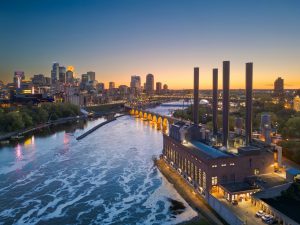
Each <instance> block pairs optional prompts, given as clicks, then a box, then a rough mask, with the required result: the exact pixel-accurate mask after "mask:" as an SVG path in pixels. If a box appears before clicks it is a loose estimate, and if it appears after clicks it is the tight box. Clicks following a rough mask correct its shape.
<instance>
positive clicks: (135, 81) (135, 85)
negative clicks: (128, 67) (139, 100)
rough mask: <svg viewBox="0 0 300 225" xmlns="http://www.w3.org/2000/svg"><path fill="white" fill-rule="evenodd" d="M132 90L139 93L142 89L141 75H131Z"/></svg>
mask: <svg viewBox="0 0 300 225" xmlns="http://www.w3.org/2000/svg"><path fill="white" fill-rule="evenodd" d="M130 90H131V92H132V93H134V94H137V93H140V91H141V77H140V76H136V75H134V76H131V81H130Z"/></svg>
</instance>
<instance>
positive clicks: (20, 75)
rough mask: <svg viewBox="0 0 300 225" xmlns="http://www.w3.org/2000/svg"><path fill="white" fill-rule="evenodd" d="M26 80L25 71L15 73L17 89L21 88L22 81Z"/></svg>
mask: <svg viewBox="0 0 300 225" xmlns="http://www.w3.org/2000/svg"><path fill="white" fill-rule="evenodd" d="M23 80H25V73H24V71H15V73H14V84H15V87H16V88H20V87H21V83H22V81H23Z"/></svg>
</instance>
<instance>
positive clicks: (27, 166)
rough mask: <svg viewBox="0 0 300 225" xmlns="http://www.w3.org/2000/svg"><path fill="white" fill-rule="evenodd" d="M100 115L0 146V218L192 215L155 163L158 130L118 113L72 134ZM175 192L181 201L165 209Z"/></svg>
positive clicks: (166, 218) (144, 219)
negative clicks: (176, 208)
mask: <svg viewBox="0 0 300 225" xmlns="http://www.w3.org/2000/svg"><path fill="white" fill-rule="evenodd" d="M152 110H153V109H152ZM101 121H104V119H102V118H101V119H98V120H96V121H90V122H88V123H87V124H86V125H85V127H84V129H78V127H79V126H78V127H77V126H76V124H75V125H73V127H75V128H74V129H68V131H65V130H62V131H57V132H55V133H50V134H47V135H39V134H36V135H35V136H31V137H29V138H28V139H27V140H26V141H24V142H21V143H16V144H14V145H11V146H4V147H1V148H0V224H176V223H179V222H182V221H185V220H188V219H191V218H192V217H194V216H196V215H197V214H196V212H195V211H194V210H193V209H192V208H191V207H189V206H188V204H187V203H186V202H185V201H184V200H183V199H182V198H181V197H180V195H179V194H178V193H177V192H176V190H175V189H174V188H173V186H172V185H171V184H170V183H168V181H166V179H165V178H164V177H163V176H162V175H161V174H160V172H159V171H158V170H157V168H155V166H154V165H153V160H152V158H153V156H158V155H159V154H160V153H161V151H162V134H161V132H159V131H156V130H155V129H153V128H152V127H151V126H148V125H147V124H146V123H147V122H143V121H141V120H139V119H136V118H133V117H130V116H124V117H121V118H118V119H117V120H116V121H113V122H111V123H109V124H107V125H105V126H103V127H101V128H100V129H98V130H96V131H95V132H94V133H92V134H90V135H88V136H87V137H86V138H84V139H82V140H80V141H77V140H76V136H79V135H80V134H81V133H83V132H84V131H85V130H87V129H89V128H91V127H92V126H94V125H96V124H98V123H100V122H101ZM70 130H71V132H70ZM173 200H175V201H178V202H181V203H182V204H183V205H184V206H185V209H184V210H179V211H174V210H171V208H172V207H171V206H172V204H173V203H174V201H173ZM170 207H171V208H170Z"/></svg>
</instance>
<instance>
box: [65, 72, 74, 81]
mask: <svg viewBox="0 0 300 225" xmlns="http://www.w3.org/2000/svg"><path fill="white" fill-rule="evenodd" d="M73 78H74V74H73V71H72V70H68V71H67V72H66V82H67V83H69V84H70V83H73Z"/></svg>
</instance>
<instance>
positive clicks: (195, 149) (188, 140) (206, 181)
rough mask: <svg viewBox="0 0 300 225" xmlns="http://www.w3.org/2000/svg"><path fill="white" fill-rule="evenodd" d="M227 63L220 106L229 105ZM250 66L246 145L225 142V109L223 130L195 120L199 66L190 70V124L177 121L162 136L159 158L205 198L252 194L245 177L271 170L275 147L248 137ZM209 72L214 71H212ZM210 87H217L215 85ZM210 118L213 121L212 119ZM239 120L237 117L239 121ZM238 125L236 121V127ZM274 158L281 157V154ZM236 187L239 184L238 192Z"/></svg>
mask: <svg viewBox="0 0 300 225" xmlns="http://www.w3.org/2000/svg"><path fill="white" fill-rule="evenodd" d="M229 65H230V64H229V61H225V62H224V63H223V70H224V71H223V76H224V77H225V81H224V86H225V98H224V96H223V98H224V99H223V104H224V105H229V104H228V101H229V91H230V90H229V75H230V72H229V71H230V70H229ZM252 66H253V64H252V63H247V64H246V75H247V76H246V109H247V110H246V119H245V128H246V130H245V135H244V139H245V141H244V143H246V144H244V145H243V146H238V147H237V148H235V149H233V147H232V146H229V145H228V140H229V139H230V137H229V130H227V129H228V128H227V126H226V125H227V124H228V121H227V120H228V116H227V115H226V113H227V112H228V110H229V109H228V108H226V109H225V110H224V112H225V115H224V113H223V126H224V125H225V129H226V130H225V133H224V130H223V128H222V129H220V130H217V131H210V130H208V129H207V128H206V127H205V125H202V124H199V123H198V118H199V117H198V113H199V112H198V108H197V104H198V102H199V95H198V91H199V68H195V69H194V105H196V106H195V107H193V110H194V112H193V113H194V121H193V124H186V123H184V122H177V123H175V124H173V125H171V126H170V129H169V134H164V135H163V158H164V159H165V161H166V162H167V163H168V164H170V165H171V166H172V167H173V168H175V169H176V170H177V171H178V173H179V174H181V175H182V176H183V177H184V178H185V179H186V180H187V181H188V182H189V183H190V184H191V185H193V186H194V187H195V188H196V190H197V191H198V192H199V193H200V194H202V195H203V196H204V197H205V198H206V197H207V196H208V194H209V193H212V192H215V191H220V190H221V191H222V192H223V193H224V195H226V199H227V200H229V201H232V200H234V199H236V198H237V196H238V193H243V194H246V195H249V194H252V193H254V192H256V191H257V188H253V187H252V186H249V184H248V183H247V182H246V181H247V179H250V177H252V176H255V175H259V174H266V173H271V172H274V152H276V149H275V147H273V146H271V145H268V144H266V143H263V142H261V141H259V140H256V139H253V138H252ZM213 73H215V74H216V71H215V72H213ZM215 80H216V79H215ZM213 87H214V89H217V85H213ZM223 89H224V87H223ZM214 91H217V90H214ZM226 92H228V93H226ZM247 105H248V106H247ZM216 116H217V115H216ZM213 121H216V120H214V119H213ZM242 121H243V120H241V119H240V121H239V123H242ZM247 123H248V125H247ZM241 126H242V125H241V124H238V127H239V128H240V127H241ZM226 131H227V132H226ZM214 133H217V134H218V135H219V136H221V137H222V138H221V139H222V140H220V142H219V143H215V142H214V141H213V138H212V137H214V136H215V135H214ZM280 154H281V153H279V154H278V155H280ZM278 158H280V159H281V157H277V159H278ZM232 186H235V187H236V189H235V190H236V191H232V188H231V187H232ZM245 186H246V187H247V188H245ZM239 187H240V188H241V187H243V190H242V192H240V191H241V189H239ZM230 190H231V191H230Z"/></svg>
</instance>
